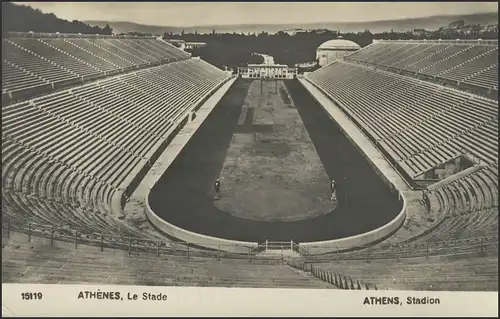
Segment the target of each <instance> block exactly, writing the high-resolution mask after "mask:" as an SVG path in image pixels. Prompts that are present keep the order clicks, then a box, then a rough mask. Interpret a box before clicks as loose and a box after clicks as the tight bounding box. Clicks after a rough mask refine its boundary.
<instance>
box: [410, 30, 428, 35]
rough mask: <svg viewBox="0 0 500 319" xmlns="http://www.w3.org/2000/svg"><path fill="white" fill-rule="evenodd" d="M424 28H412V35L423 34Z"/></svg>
mask: <svg viewBox="0 0 500 319" xmlns="http://www.w3.org/2000/svg"><path fill="white" fill-rule="evenodd" d="M425 32H426V31H425V29H413V31H412V33H413V35H416V36H420V35H424V34H425Z"/></svg>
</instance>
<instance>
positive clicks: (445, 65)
mask: <svg viewBox="0 0 500 319" xmlns="http://www.w3.org/2000/svg"><path fill="white" fill-rule="evenodd" d="M470 42H471V41H465V43H459V42H458V41H457V42H456V43H450V41H442V42H440V41H428V44H426V43H423V42H422V41H376V42H374V43H373V44H371V45H369V46H367V47H365V48H363V49H361V50H359V51H357V52H354V53H352V54H350V55H349V56H346V57H345V60H347V61H353V62H361V63H366V64H371V65H376V66H381V67H385V68H389V69H393V70H399V71H407V72H411V73H419V74H425V75H429V76H432V77H438V78H442V79H445V80H450V81H456V82H458V83H467V84H471V85H474V86H477V87H482V88H485V89H493V90H496V91H498V72H496V70H497V68H498V45H493V44H486V43H482V42H480V41H477V43H470Z"/></svg>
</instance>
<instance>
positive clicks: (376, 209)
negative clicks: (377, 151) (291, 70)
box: [149, 79, 401, 243]
mask: <svg viewBox="0 0 500 319" xmlns="http://www.w3.org/2000/svg"><path fill="white" fill-rule="evenodd" d="M285 83H286V86H287V88H288V90H289V92H290V95H291V96H292V99H293V100H294V102H295V104H296V106H297V108H298V110H299V114H300V116H301V117H302V121H303V122H304V125H305V126H306V129H307V131H308V132H309V135H310V137H311V139H312V141H313V143H314V145H315V147H316V150H317V152H318V155H319V157H320V159H321V161H322V163H323V166H324V167H325V170H326V172H327V174H328V176H329V177H330V178H334V179H335V180H336V181H338V186H337V188H338V191H337V196H338V198H339V199H340V200H341V199H342V198H345V199H346V202H345V203H343V202H341V203H339V206H338V207H337V209H336V210H335V211H334V212H332V213H329V214H326V215H323V216H319V217H317V218H314V219H309V220H302V221H295V222H261V221H252V220H247V219H240V218H237V217H234V216H232V215H230V214H228V213H226V212H223V211H220V210H218V209H217V208H216V207H215V206H214V205H213V201H212V196H213V193H212V183H213V181H214V180H215V179H216V178H217V176H218V175H219V173H220V171H221V169H222V165H223V163H224V158H225V156H226V153H227V150H228V148H229V145H230V143H231V139H232V134H233V132H234V131H235V129H236V126H237V124H238V118H239V115H240V111H241V107H242V104H243V101H244V99H245V96H246V93H247V91H248V88H249V85H250V81H249V80H241V79H238V80H237V81H236V82H235V83H234V84H233V86H232V87H231V88H230V89H229V91H228V92H227V93H226V95H225V96H224V97H223V98H222V99H221V101H220V102H219V103H218V105H217V106H216V107H215V109H214V110H213V111H212V113H211V114H210V115H209V117H208V118H207V119H206V120H205V122H204V123H203V124H202V125H201V127H200V128H199V129H198V131H197V132H196V134H195V136H193V137H192V138H191V140H190V141H189V143H188V144H187V145H186V147H185V148H184V149H183V150H182V151H181V153H180V154H179V155H178V156H177V158H176V159H175V160H174V162H173V163H172V165H171V166H170V167H169V168H168V169H167V171H166V172H165V173H164V175H163V176H162V177H161V178H160V180H159V181H158V183H157V184H156V185H155V186H154V187H153V188H152V189H151V193H150V196H149V201H150V205H151V208H152V209H153V211H154V212H155V213H156V214H157V215H158V216H160V217H161V218H163V219H164V220H166V221H168V222H169V223H172V224H174V225H176V226H178V227H181V228H184V229H187V230H190V231H193V232H197V233H200V234H205V235H209V236H215V237H220V238H225V239H232V240H241V241H252V242H263V241H265V240H266V239H268V240H271V241H288V240H290V239H292V240H293V241H294V242H296V243H300V242H311V241H321V240H328V239H338V238H343V237H347V236H353V235H357V234H360V233H364V232H368V231H370V230H373V229H375V228H378V227H380V226H382V225H384V224H386V223H387V222H389V221H390V220H392V219H393V218H394V217H395V216H396V215H397V214H398V213H399V212H400V210H401V204H400V203H399V201H398V200H397V197H396V195H394V194H392V193H391V192H390V190H389V189H388V187H387V186H386V185H385V184H384V183H383V182H382V180H380V178H379V177H378V176H377V174H376V173H375V171H374V170H373V169H372V167H371V166H370V165H369V163H368V162H367V160H366V159H365V158H364V157H363V156H361V154H359V152H358V151H357V149H356V148H355V146H353V145H352V144H351V143H350V142H349V140H348V139H347V138H346V137H345V136H344V135H343V134H342V132H341V130H340V129H339V128H338V127H337V125H336V124H335V123H334V122H333V121H332V120H331V119H330V118H329V117H328V115H327V114H326V113H325V111H324V110H323V109H322V108H321V106H320V105H319V104H318V103H317V102H316V101H315V100H314V99H313V98H312V96H311V95H310V94H309V93H308V92H307V91H306V90H305V89H304V88H303V87H302V85H301V84H300V83H299V82H298V81H297V80H289V81H286V82H285ZM344 177H345V180H344ZM342 180H344V182H341V181H342ZM256 200H258V199H256ZM269 209H272V207H270V208H269Z"/></svg>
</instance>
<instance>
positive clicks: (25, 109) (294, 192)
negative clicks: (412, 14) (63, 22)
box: [2, 32, 498, 291]
mask: <svg viewBox="0 0 500 319" xmlns="http://www.w3.org/2000/svg"><path fill="white" fill-rule="evenodd" d="M2 45H3V47H2V57H3V59H2V228H3V231H2V234H3V236H2V277H3V283H61V284H66V283H100V284H127V285H151V286H218V287H273V288H320V289H353V290H363V289H368V290H373V289H379V290H380V289H390V290H392V289H395V290H461V291H486V290H488V291H498V237H497V236H498V235H497V233H498V173H497V170H498V142H497V140H498V100H497V99H498V42H497V41H495V40H466V41H460V40H427V41H418V40H413V41H410V40H408V41H388V40H387V41H385V40H380V41H374V42H373V43H372V44H370V45H368V46H365V47H362V48H360V49H359V50H352V48H349V51H346V52H342V54H340V55H338V57H337V56H336V57H335V59H333V61H328V63H327V64H326V65H325V66H323V67H321V68H320V69H318V70H316V71H314V72H311V73H305V74H295V75H294V78H293V79H285V78H276V77H273V76H256V77H253V78H249V79H247V78H242V77H241V76H240V75H239V74H233V73H231V72H228V71H223V70H221V69H219V68H217V67H215V66H213V65H211V64H209V63H208V62H206V61H204V60H203V59H201V58H198V57H192V56H191V55H190V54H189V53H186V52H184V51H182V50H181V49H179V48H177V47H175V46H173V45H171V44H169V43H168V42H166V41H164V40H163V39H161V38H156V37H147V36H119V35H98V34H97V35H85V34H65V33H50V34H49V33H34V32H26V33H21V32H19V33H14V32H11V33H4V34H3V37H2ZM321 48H322V49H324V50H326V49H328V50H331V48H332V46H328V47H327V46H323V47H321ZM270 74H272V73H270ZM218 179H219V180H220V183H221V186H220V197H217V196H216V194H215V192H214V187H213V185H214V182H215V181H216V180H218ZM332 180H333V181H335V184H336V188H335V190H333V191H332V190H331V188H330V184H331V181H332ZM333 195H335V196H333Z"/></svg>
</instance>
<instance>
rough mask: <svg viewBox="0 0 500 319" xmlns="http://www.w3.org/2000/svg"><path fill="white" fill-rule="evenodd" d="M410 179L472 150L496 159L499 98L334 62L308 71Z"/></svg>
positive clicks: (485, 158)
mask: <svg viewBox="0 0 500 319" xmlns="http://www.w3.org/2000/svg"><path fill="white" fill-rule="evenodd" d="M308 79H309V80H310V81H312V82H313V83H315V84H316V85H317V86H318V87H320V88H321V89H322V90H323V91H324V92H325V93H327V94H328V95H329V96H330V97H331V98H332V99H333V100H334V101H336V102H338V103H339V104H340V105H341V107H342V108H343V109H344V111H345V112H346V113H348V114H349V115H350V116H351V117H352V118H353V119H355V120H356V121H357V122H358V123H359V124H360V125H361V126H363V127H364V128H365V129H366V131H367V132H368V133H369V135H371V136H372V137H373V140H374V141H376V143H378V145H380V147H381V148H382V149H384V150H385V151H386V152H387V153H388V154H389V155H390V157H392V158H393V159H394V161H395V162H396V163H397V164H398V165H399V166H400V167H401V169H402V170H403V171H405V172H406V173H407V174H408V175H409V176H410V178H414V177H416V176H418V175H420V174H421V173H423V172H425V171H427V170H429V169H432V168H434V167H436V166H438V165H440V164H443V163H446V162H447V161H449V160H451V159H453V158H455V157H457V156H459V155H460V154H464V153H469V154H472V155H474V156H475V157H477V158H478V159H480V160H481V161H483V162H484V163H487V164H493V163H498V141H497V138H496V137H497V136H498V105H497V101H494V100H489V99H486V98H482V97H479V96H475V95H471V94H468V93H464V92H461V91H458V90H453V89H448V88H444V87H441V86H438V85H435V84H431V83H428V82H424V81H420V80H417V79H414V78H410V77H406V76H402V75H399V74H394V73H391V72H385V71H380V70H374V69H372V68H369V67H366V66H362V65H357V64H352V63H348V62H340V61H339V62H335V63H333V64H330V65H328V66H326V67H324V68H321V69H319V70H317V71H315V72H313V73H311V74H309V75H308Z"/></svg>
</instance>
